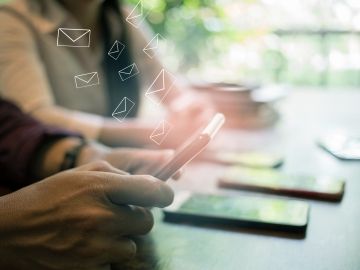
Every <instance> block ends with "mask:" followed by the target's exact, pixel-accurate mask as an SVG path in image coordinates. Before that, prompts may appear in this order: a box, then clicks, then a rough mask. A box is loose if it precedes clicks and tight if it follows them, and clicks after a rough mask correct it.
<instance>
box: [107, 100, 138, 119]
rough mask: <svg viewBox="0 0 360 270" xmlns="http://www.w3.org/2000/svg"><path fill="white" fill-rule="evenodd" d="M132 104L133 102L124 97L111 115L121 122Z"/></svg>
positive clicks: (133, 104)
mask: <svg viewBox="0 0 360 270" xmlns="http://www.w3.org/2000/svg"><path fill="white" fill-rule="evenodd" d="M134 106H135V102H133V101H132V100H130V99H129V98H127V97H124V98H123V99H122V100H121V102H120V104H119V105H118V106H117V107H116V109H115V110H114V112H113V113H112V114H111V115H112V116H113V117H114V118H115V119H116V120H118V121H119V122H122V121H123V120H124V119H125V118H126V116H127V115H128V114H129V113H130V111H131V110H132V108H134Z"/></svg>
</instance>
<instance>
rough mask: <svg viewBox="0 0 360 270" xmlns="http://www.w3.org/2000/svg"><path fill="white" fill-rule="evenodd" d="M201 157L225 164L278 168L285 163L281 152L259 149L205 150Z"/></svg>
mask: <svg viewBox="0 0 360 270" xmlns="http://www.w3.org/2000/svg"><path fill="white" fill-rule="evenodd" d="M201 158H202V159H203V160H207V161H211V162H216V163H220V164H224V165H241V166H245V167H251V168H277V167H280V166H281V165H282V164H283V163H284V158H283V157H282V156H281V155H279V154H275V153H267V152H257V151H252V152H236V151H218V152H215V151H212V152H210V151H206V152H203V154H202V155H201Z"/></svg>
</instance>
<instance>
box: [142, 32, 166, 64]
mask: <svg viewBox="0 0 360 270" xmlns="http://www.w3.org/2000/svg"><path fill="white" fill-rule="evenodd" d="M160 38H161V39H163V37H162V36H161V35H160V34H156V35H155V36H154V37H153V38H152V39H151V40H150V42H149V43H148V44H147V45H146V46H145V48H144V49H143V52H144V53H145V54H146V55H147V56H149V57H150V58H151V59H153V58H154V56H155V55H156V53H157V50H158V49H159V39H160Z"/></svg>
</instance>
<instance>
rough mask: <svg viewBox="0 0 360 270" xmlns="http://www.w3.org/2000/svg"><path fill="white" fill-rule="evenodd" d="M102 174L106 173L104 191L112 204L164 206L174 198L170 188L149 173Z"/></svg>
mask: <svg viewBox="0 0 360 270" xmlns="http://www.w3.org/2000/svg"><path fill="white" fill-rule="evenodd" d="M103 174H106V176H105V179H106V181H104V183H103V187H104V192H105V194H106V196H107V198H108V199H109V200H110V201H111V202H112V203H113V204H117V205H123V204H127V205H135V206H142V207H165V206H167V205H169V204H171V203H172V201H173V199H174V192H173V191H172V189H171V188H170V187H169V186H168V185H167V184H166V183H164V182H162V181H160V180H159V179H157V178H155V177H152V176H150V175H119V174H113V173H103Z"/></svg>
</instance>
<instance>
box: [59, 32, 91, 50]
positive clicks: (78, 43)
mask: <svg viewBox="0 0 360 270" xmlns="http://www.w3.org/2000/svg"><path fill="white" fill-rule="evenodd" d="M90 39H91V30H90V29H75V28H59V29H58V33H57V39H56V45H57V46H58V47H80V48H81V47H90Z"/></svg>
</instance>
